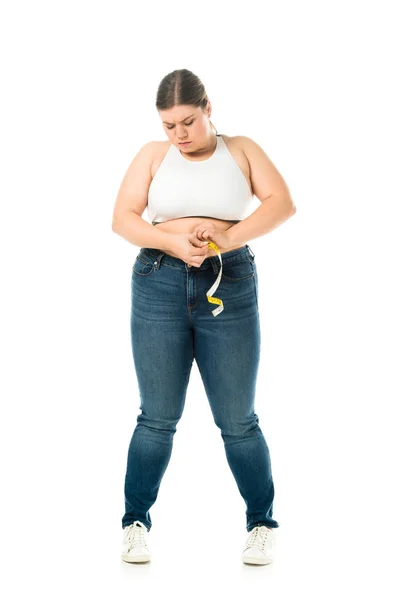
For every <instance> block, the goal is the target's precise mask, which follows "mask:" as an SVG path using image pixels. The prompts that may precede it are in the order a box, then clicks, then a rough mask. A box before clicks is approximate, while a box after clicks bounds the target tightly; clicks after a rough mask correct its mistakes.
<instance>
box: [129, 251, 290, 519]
mask: <svg viewBox="0 0 400 600" xmlns="http://www.w3.org/2000/svg"><path fill="white" fill-rule="evenodd" d="M221 256H222V268H223V271H222V279H221V281H220V284H219V286H218V288H217V290H216V291H215V292H214V294H212V295H213V296H214V297H217V298H220V299H221V300H222V301H223V304H224V310H223V311H222V312H221V313H220V314H218V315H216V316H214V315H213V314H212V312H211V311H212V310H213V309H215V308H216V307H217V306H218V305H217V304H211V303H210V302H208V300H207V297H206V292H207V291H208V290H209V288H210V287H211V286H212V284H213V283H214V282H215V280H216V278H217V276H218V272H219V268H220V261H219V257H218V255H215V256H211V257H209V258H206V259H205V260H204V261H203V263H202V265H201V266H200V267H195V266H191V267H188V265H187V264H186V263H185V262H183V261H182V260H180V259H179V258H175V257H173V256H171V255H169V254H167V253H165V252H163V251H161V250H159V249H154V248H141V249H140V251H139V253H138V255H137V256H136V259H135V262H134V264H133V267H132V280H131V286H132V287H131V290H132V304H131V323H130V324H131V343H132V353H133V359H134V365H135V370H136V376H137V381H138V387H139V392H140V401H141V402H140V409H141V414H139V415H138V417H137V425H136V427H135V430H134V432H133V435H132V439H131V442H130V445H129V450H128V459H127V469H126V477H125V490H124V491H125V514H124V516H123V518H122V527H126V526H127V525H130V524H131V523H133V522H134V521H135V520H138V521H141V522H142V523H143V524H144V525H145V526H146V527H147V529H148V530H150V529H151V526H152V521H151V518H150V513H149V510H150V507H151V506H152V505H153V504H154V502H155V501H156V498H157V495H158V491H159V487H160V483H161V479H162V477H163V475H164V473H165V470H166V468H167V466H168V463H169V460H170V457H171V452H172V444H173V437H174V434H175V432H176V426H177V423H178V421H179V419H180V418H181V416H182V413H183V409H184V404H185V397H186V391H187V386H188V382H189V376H190V371H191V368H192V363H193V359H196V363H197V366H198V368H199V372H200V375H201V378H202V381H203V384H204V388H205V392H206V395H207V398H208V402H209V404H210V408H211V412H212V415H213V418H214V422H215V424H216V425H217V427H219V428H220V430H221V437H222V439H223V442H224V448H225V454H226V458H227V461H228V464H229V467H230V469H231V471H232V474H233V476H234V478H235V480H236V483H237V486H238V489H239V492H240V494H241V496H242V497H243V499H244V501H245V504H246V507H247V509H246V528H247V531H250V530H251V529H252V528H253V527H255V526H256V525H267V526H268V527H272V528H276V527H279V524H278V522H277V521H275V520H274V519H273V518H272V504H273V499H274V484H273V481H272V474H271V461H270V454H269V450H268V446H267V443H266V441H265V438H264V436H263V433H262V431H261V429H260V426H259V424H258V416H257V414H256V413H255V412H254V396H255V389H256V379H257V371H258V366H259V358H260V322H259V314H258V300H257V290H258V277H257V268H256V263H255V259H254V253H253V252H252V251H251V249H250V248H249V246H248V245H247V244H246V245H245V246H242V247H241V248H237V249H235V250H231V251H228V252H225V253H223V254H222V255H221Z"/></svg>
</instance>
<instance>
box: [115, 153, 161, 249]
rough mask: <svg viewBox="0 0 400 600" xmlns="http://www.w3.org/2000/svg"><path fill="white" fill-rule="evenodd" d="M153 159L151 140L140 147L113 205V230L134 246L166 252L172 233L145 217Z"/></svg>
mask: <svg viewBox="0 0 400 600" xmlns="http://www.w3.org/2000/svg"><path fill="white" fill-rule="evenodd" d="M152 160H153V143H152V142H149V143H147V144H145V145H144V146H143V147H142V148H141V149H140V150H139V152H138V153H137V155H136V156H135V157H134V159H133V160H132V162H131V164H130V165H129V167H128V170H127V171H126V173H125V175H124V178H123V180H122V183H121V186H120V188H119V191H118V195H117V199H116V202H115V206H114V212H113V219H112V230H113V231H114V233H117V234H118V235H120V236H121V237H123V238H124V239H125V240H127V241H128V242H130V243H131V244H134V245H135V246H139V247H144V248H159V249H161V250H163V251H167V250H168V249H169V240H170V234H168V233H166V232H165V231H160V230H158V229H157V227H154V226H153V225H150V223H147V221H145V220H144V219H142V214H143V212H144V210H145V208H146V206H147V194H148V191H149V187H150V183H151V180H152V176H151V165H152Z"/></svg>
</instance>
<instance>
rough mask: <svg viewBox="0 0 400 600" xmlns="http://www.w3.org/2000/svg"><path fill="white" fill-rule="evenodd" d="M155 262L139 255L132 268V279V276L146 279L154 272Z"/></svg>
mask: <svg viewBox="0 0 400 600" xmlns="http://www.w3.org/2000/svg"><path fill="white" fill-rule="evenodd" d="M155 262H156V261H152V260H150V259H149V258H147V257H146V256H145V255H144V254H141V253H139V254H138V255H137V257H136V259H135V262H134V263H133V266H132V277H133V275H134V274H136V275H141V276H142V277H147V276H148V275H151V273H152V272H153V271H154V267H155Z"/></svg>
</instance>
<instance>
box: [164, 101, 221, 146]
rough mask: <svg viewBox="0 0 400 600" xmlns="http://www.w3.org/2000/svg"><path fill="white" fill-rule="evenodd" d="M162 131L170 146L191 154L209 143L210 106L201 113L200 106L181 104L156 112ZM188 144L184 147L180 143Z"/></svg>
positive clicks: (210, 129) (210, 130)
mask: <svg viewBox="0 0 400 600" xmlns="http://www.w3.org/2000/svg"><path fill="white" fill-rule="evenodd" d="M158 113H159V115H160V117H161V121H162V125H163V127H164V130H165V132H166V134H167V136H168V138H169V140H170V142H171V143H172V144H174V145H175V146H177V148H179V149H181V150H184V151H185V152H191V151H193V150H195V149H198V148H201V147H203V146H204V145H207V144H208V143H209V139H210V133H211V132H212V128H211V124H210V120H209V117H210V113H211V106H210V104H208V105H207V107H206V109H205V110H204V111H203V110H202V109H201V107H200V106H192V105H189V104H181V105H179V106H174V107H172V108H169V109H168V110H159V111H158ZM185 141H187V142H190V144H187V145H185V146H181V145H179V143H180V142H185Z"/></svg>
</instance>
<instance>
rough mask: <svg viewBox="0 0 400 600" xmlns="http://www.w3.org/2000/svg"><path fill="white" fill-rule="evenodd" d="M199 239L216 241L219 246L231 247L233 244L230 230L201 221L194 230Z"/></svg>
mask: <svg viewBox="0 0 400 600" xmlns="http://www.w3.org/2000/svg"><path fill="white" fill-rule="evenodd" d="M193 235H194V236H195V237H197V238H198V239H199V240H202V241H204V240H207V241H210V242H214V244H216V245H217V246H218V248H229V247H230V246H231V245H232V244H231V242H230V239H229V237H228V232H227V231H225V230H224V229H220V228H219V227H215V225H213V224H210V223H204V224H203V223H200V225H198V226H197V227H196V229H195V230H194V232H193Z"/></svg>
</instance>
